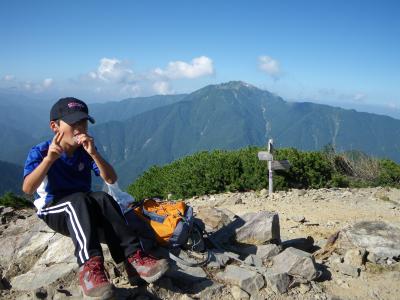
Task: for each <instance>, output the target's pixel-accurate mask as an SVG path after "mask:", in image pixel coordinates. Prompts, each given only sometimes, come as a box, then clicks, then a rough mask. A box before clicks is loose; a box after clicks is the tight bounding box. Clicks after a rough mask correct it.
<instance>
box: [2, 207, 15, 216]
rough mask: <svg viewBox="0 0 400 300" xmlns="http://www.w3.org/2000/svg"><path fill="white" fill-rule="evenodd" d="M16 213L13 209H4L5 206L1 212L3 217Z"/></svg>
mask: <svg viewBox="0 0 400 300" xmlns="http://www.w3.org/2000/svg"><path fill="white" fill-rule="evenodd" d="M14 211H15V209H14V208H12V207H4V206H3V209H2V210H1V215H7V214H12V213H13V212H14Z"/></svg>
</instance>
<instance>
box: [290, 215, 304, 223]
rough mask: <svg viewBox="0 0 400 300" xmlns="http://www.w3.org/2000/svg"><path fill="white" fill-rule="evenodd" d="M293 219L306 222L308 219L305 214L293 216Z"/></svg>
mask: <svg viewBox="0 0 400 300" xmlns="http://www.w3.org/2000/svg"><path fill="white" fill-rule="evenodd" d="M292 220H293V221H294V222H298V223H304V222H305V221H306V218H305V217H304V216H294V217H292Z"/></svg>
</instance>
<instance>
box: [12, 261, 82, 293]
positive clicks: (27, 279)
mask: <svg viewBox="0 0 400 300" xmlns="http://www.w3.org/2000/svg"><path fill="white" fill-rule="evenodd" d="M77 268H78V265H77V264H76V263H74V264H68V263H59V264H55V265H52V266H49V267H41V268H39V267H38V268H35V269H32V270H30V271H29V272H27V273H25V274H22V275H19V276H16V277H14V278H12V279H11V282H10V284H11V286H12V288H13V289H14V290H17V291H32V290H35V289H37V288H40V287H43V286H48V285H50V284H51V283H53V282H55V281H56V280H57V279H59V278H62V277H64V276H67V275H69V274H70V273H71V272H72V271H74V270H75V271H76V269H77Z"/></svg>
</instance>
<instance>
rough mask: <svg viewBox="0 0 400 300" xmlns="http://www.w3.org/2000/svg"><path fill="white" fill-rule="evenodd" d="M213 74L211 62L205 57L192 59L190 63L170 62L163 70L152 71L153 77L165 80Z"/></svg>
mask: <svg viewBox="0 0 400 300" xmlns="http://www.w3.org/2000/svg"><path fill="white" fill-rule="evenodd" d="M213 73H214V65H213V61H212V60H211V59H210V58H208V57H207V56H200V57H196V58H193V59H192V61H191V62H190V63H187V62H184V61H171V62H169V63H168V66H167V67H166V68H165V69H164V70H163V69H161V68H157V69H155V70H154V75H156V76H160V77H163V78H166V79H181V78H189V79H193V78H198V77H202V76H207V75H212V74H213Z"/></svg>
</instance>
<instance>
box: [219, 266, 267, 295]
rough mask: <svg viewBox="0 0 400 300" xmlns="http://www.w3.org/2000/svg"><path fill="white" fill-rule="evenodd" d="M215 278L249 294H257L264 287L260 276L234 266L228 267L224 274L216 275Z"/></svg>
mask: <svg viewBox="0 0 400 300" xmlns="http://www.w3.org/2000/svg"><path fill="white" fill-rule="evenodd" d="M216 278H217V279H219V280H222V281H224V282H226V283H229V284H233V285H237V286H239V287H240V288H241V289H242V290H244V291H246V292H247V293H249V294H255V293H257V292H258V291H259V290H260V289H261V288H262V287H263V286H264V278H263V276H262V275H260V274H258V273H257V272H254V271H250V270H247V269H244V268H241V267H238V266H234V265H229V266H227V267H226V268H225V271H224V272H220V273H217V275H216Z"/></svg>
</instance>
